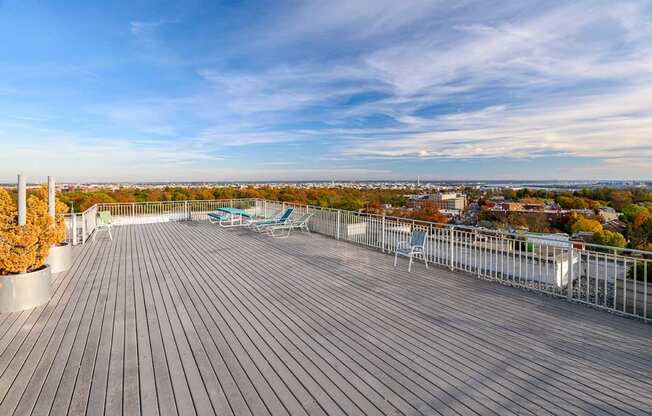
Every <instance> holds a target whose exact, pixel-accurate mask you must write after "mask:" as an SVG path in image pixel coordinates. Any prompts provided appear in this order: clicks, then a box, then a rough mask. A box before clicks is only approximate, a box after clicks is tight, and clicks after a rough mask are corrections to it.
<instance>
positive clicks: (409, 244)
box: [394, 230, 428, 272]
mask: <svg viewBox="0 0 652 416" xmlns="http://www.w3.org/2000/svg"><path fill="white" fill-rule="evenodd" d="M426 237H427V233H426V232H425V231H422V230H413V231H412V232H411V233H410V240H409V241H399V242H397V243H396V253H395V254H394V267H396V265H397V264H398V256H404V257H409V258H410V264H409V265H408V272H410V271H412V260H413V258H414V257H415V256H421V258H422V259H423V261H424V262H425V264H426V269H427V268H428V259H427V258H426Z"/></svg>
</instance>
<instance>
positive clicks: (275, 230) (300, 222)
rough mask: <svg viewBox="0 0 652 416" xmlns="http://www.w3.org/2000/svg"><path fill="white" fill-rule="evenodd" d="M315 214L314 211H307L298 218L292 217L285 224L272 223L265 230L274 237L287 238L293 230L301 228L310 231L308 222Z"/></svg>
mask: <svg viewBox="0 0 652 416" xmlns="http://www.w3.org/2000/svg"><path fill="white" fill-rule="evenodd" d="M313 215H315V213H314V212H306V213H305V214H303V215H302V216H300V217H299V218H297V219H290V220H289V221H287V222H286V223H285V224H279V225H271V226H269V227H267V229H266V230H265V231H266V232H267V233H268V234H269V235H271V236H272V237H274V238H287V237H289V236H290V233H291V232H292V230H301V231H306V232H308V233H309V232H310V229H309V228H308V222H309V221H310V218H311V217H312V216H313ZM285 231H287V233H286V232H285Z"/></svg>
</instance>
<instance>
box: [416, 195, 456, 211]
mask: <svg viewBox="0 0 652 416" xmlns="http://www.w3.org/2000/svg"><path fill="white" fill-rule="evenodd" d="M466 205H467V199H466V195H465V194H458V193H455V192H437V193H435V194H430V195H409V202H408V206H410V207H412V208H417V209H420V208H426V207H428V208H436V209H438V210H439V211H443V210H447V211H464V210H465V209H466Z"/></svg>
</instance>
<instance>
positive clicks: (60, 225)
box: [34, 186, 68, 244]
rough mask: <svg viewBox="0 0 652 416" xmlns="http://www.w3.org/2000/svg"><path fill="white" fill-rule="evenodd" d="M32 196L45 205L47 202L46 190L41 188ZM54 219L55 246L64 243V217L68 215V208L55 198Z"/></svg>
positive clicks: (44, 187)
mask: <svg viewBox="0 0 652 416" xmlns="http://www.w3.org/2000/svg"><path fill="white" fill-rule="evenodd" d="M34 195H35V196H36V197H38V198H39V199H41V200H42V201H43V202H45V203H46V205H47V201H48V188H47V187H46V186H41V187H40V188H38V189H37V190H36V191H35V192H34ZM54 201H55V218H54V239H55V244H63V243H64V242H65V241H66V223H65V220H64V215H65V214H67V213H68V207H67V206H66V204H64V203H63V202H61V201H59V200H58V199H56V198H55V200H54Z"/></svg>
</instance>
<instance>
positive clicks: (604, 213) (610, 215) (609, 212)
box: [598, 207, 620, 223]
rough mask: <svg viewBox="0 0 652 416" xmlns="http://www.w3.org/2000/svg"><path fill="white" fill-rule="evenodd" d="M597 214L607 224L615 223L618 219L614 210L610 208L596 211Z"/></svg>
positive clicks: (618, 215)
mask: <svg viewBox="0 0 652 416" xmlns="http://www.w3.org/2000/svg"><path fill="white" fill-rule="evenodd" d="M598 214H599V215H600V216H601V217H602V218H604V222H605V223H608V222H611V221H616V220H618V218H619V217H620V214H619V213H618V212H616V210H615V209H613V208H611V207H604V208H600V209H599V210H598Z"/></svg>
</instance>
